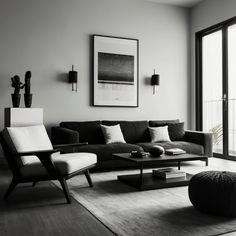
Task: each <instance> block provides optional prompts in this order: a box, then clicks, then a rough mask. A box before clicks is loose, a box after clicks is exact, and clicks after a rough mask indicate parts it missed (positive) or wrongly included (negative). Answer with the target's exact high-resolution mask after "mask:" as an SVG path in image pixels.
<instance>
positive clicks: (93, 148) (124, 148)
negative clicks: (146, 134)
mask: <svg viewBox="0 0 236 236" xmlns="http://www.w3.org/2000/svg"><path fill="white" fill-rule="evenodd" d="M74 150H75V151H76V152H91V153H95V154H97V158H98V161H107V160H115V159H116V158H115V157H114V156H113V155H112V154H113V153H123V152H131V151H138V150H141V151H143V149H142V148H141V147H140V146H137V145H134V144H129V143H110V144H96V145H95V144H94V145H92V144H91V145H90V144H89V145H84V146H78V147H76V148H75V149H74Z"/></svg>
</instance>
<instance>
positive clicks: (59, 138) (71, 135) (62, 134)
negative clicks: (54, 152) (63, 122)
mask: <svg viewBox="0 0 236 236" xmlns="http://www.w3.org/2000/svg"><path fill="white" fill-rule="evenodd" d="M51 131H52V132H51V140H52V143H53V145H57V144H71V143H79V133H78V132H77V131H75V130H71V129H67V128H62V127H52V130H51Z"/></svg>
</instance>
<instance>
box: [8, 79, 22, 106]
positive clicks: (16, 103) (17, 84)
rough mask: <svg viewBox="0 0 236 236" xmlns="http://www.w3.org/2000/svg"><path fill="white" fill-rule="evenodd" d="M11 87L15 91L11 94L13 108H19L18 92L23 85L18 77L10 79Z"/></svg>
mask: <svg viewBox="0 0 236 236" xmlns="http://www.w3.org/2000/svg"><path fill="white" fill-rule="evenodd" d="M11 86H12V87H13V88H14V89H15V90H14V93H12V94H11V98H12V104H13V107H19V106H20V97H21V95H20V90H21V89H22V88H23V87H24V85H22V83H21V82H20V77H19V76H18V75H15V76H14V77H12V78H11Z"/></svg>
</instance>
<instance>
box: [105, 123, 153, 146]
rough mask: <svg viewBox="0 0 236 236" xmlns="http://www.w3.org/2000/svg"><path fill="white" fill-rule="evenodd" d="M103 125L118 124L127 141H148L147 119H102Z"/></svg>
mask: <svg viewBox="0 0 236 236" xmlns="http://www.w3.org/2000/svg"><path fill="white" fill-rule="evenodd" d="M102 124H103V125H107V126H110V125H117V124H120V127H121V131H122V133H123V135H124V139H125V141H126V142H127V143H139V142H150V135H149V131H148V121H110V120H104V121H102Z"/></svg>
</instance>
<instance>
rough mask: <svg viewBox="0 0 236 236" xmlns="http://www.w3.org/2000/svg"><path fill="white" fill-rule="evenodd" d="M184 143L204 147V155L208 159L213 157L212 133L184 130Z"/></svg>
mask: <svg viewBox="0 0 236 236" xmlns="http://www.w3.org/2000/svg"><path fill="white" fill-rule="evenodd" d="M184 141H187V142H191V143H196V144H200V145H202V146H203V147H204V155H206V156H208V157H212V156H213V151H212V145H213V144H212V133H206V132H202V131H193V130H186V131H185V135H184Z"/></svg>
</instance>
